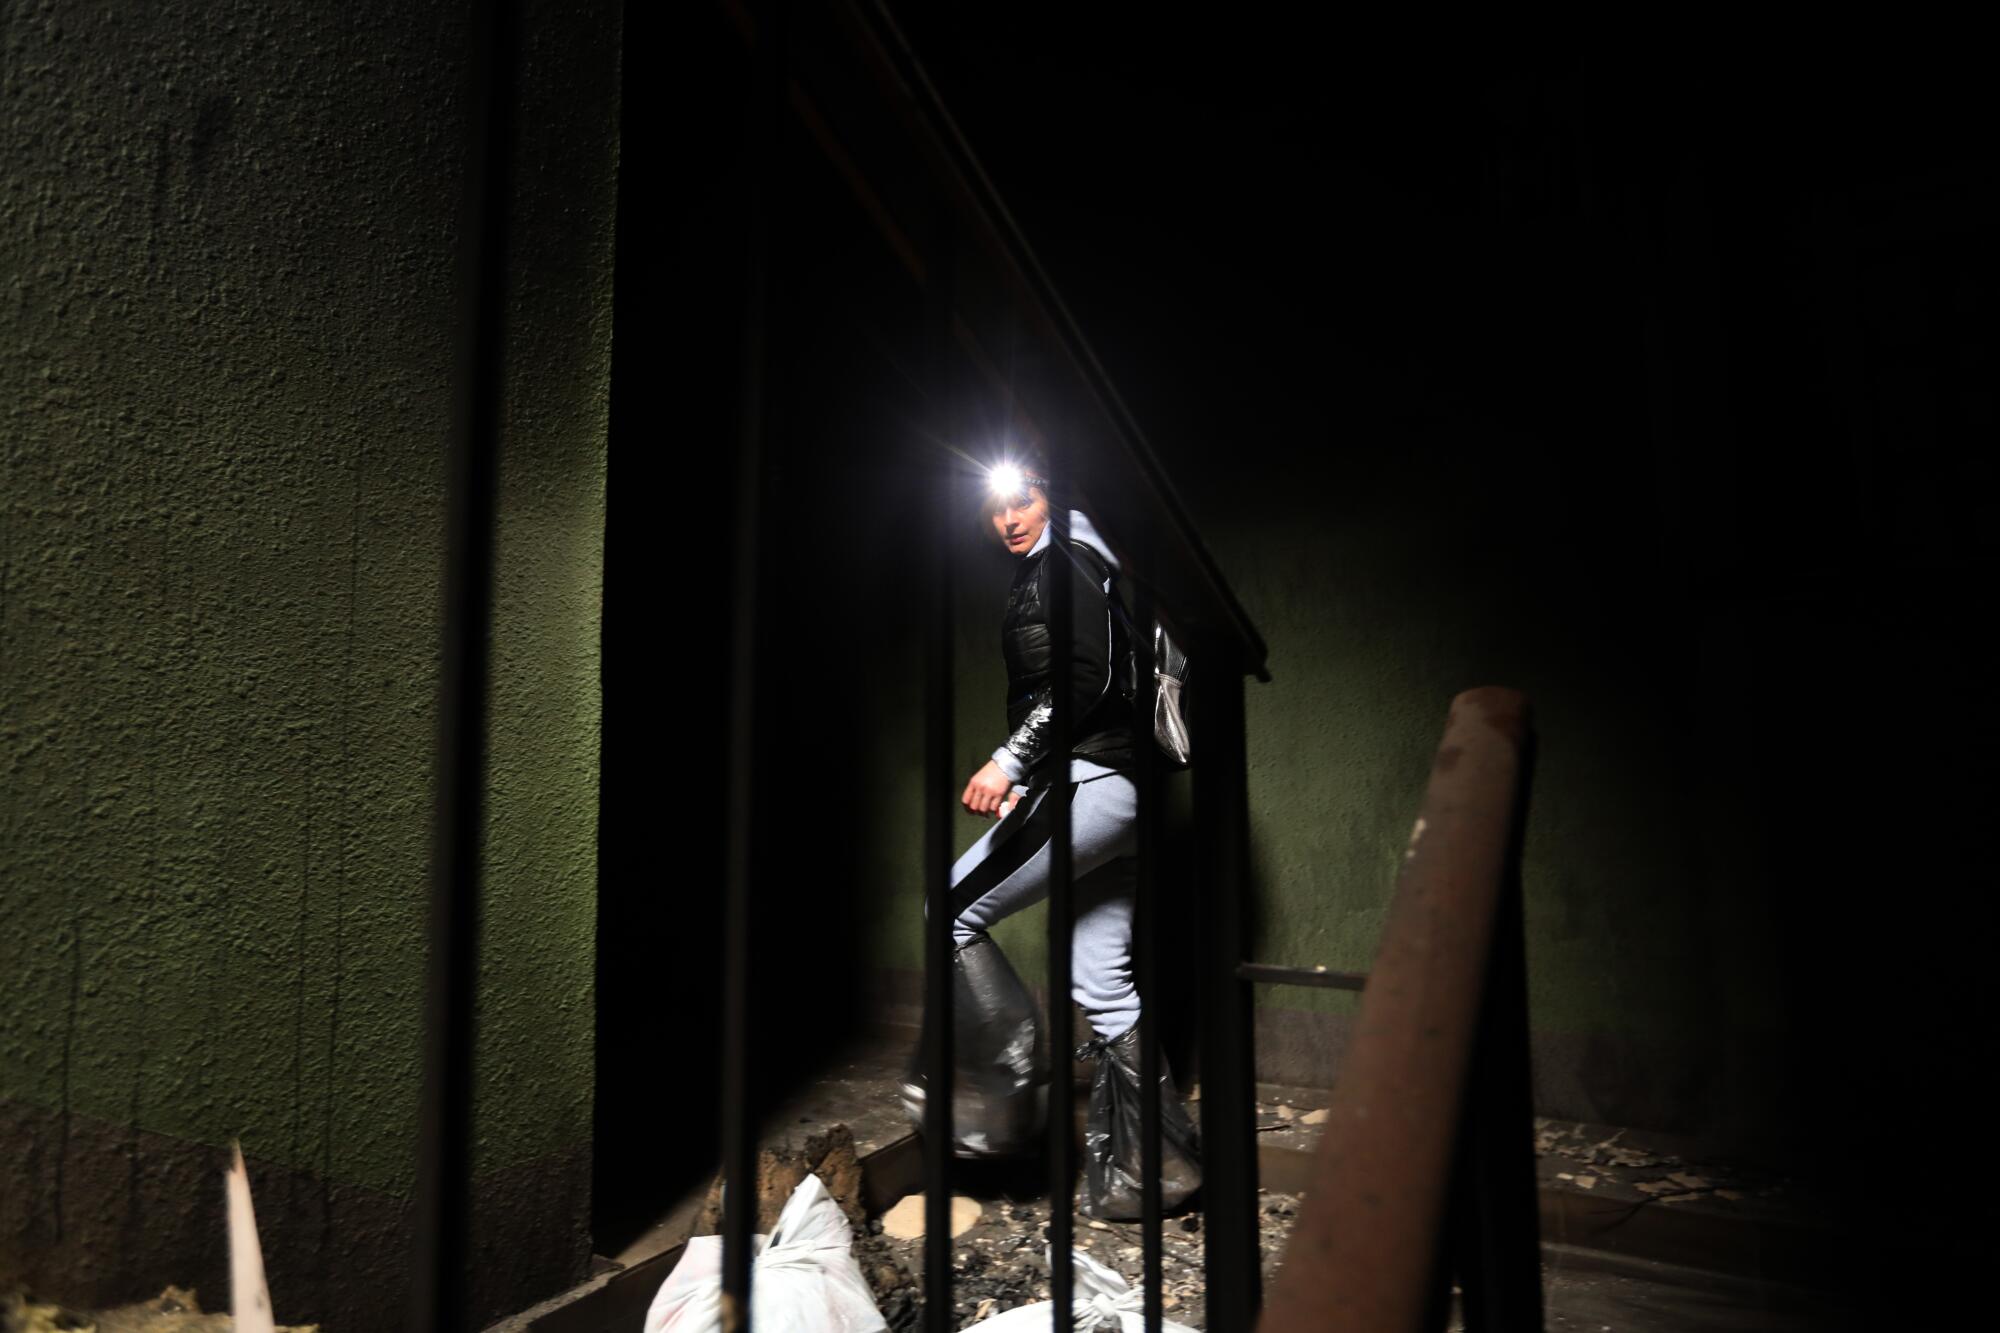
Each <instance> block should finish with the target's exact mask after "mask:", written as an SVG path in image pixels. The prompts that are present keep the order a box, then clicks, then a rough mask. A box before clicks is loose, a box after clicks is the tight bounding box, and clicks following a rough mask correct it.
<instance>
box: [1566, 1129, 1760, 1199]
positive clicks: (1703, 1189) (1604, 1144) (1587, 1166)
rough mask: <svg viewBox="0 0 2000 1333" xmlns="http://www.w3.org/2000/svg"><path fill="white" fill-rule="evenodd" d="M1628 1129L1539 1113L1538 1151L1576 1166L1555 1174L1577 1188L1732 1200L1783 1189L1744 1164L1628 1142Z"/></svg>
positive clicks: (1655, 1195) (1684, 1197)
mask: <svg viewBox="0 0 2000 1333" xmlns="http://www.w3.org/2000/svg"><path fill="white" fill-rule="evenodd" d="M1626 1133H1627V1131H1625V1130H1622V1129H1620V1130H1615V1131H1613V1132H1611V1133H1610V1134H1608V1135H1605V1134H1604V1133H1603V1131H1602V1130H1601V1129H1600V1128H1598V1127H1596V1126H1592V1125H1585V1124H1579V1123H1577V1122H1576V1121H1571V1120H1551V1119H1548V1118H1546V1117H1540V1116H1538V1117H1536V1119H1535V1156H1537V1157H1543V1158H1548V1157H1557V1158H1562V1159H1564V1160H1565V1161H1566V1162H1569V1163H1573V1164H1574V1168H1575V1169H1569V1170H1558V1171H1555V1172H1553V1173H1552V1174H1553V1175H1554V1178H1555V1179H1557V1180H1559V1181H1562V1182H1563V1183H1564V1184H1566V1185H1570V1186H1573V1187H1575V1188H1576V1189H1580V1190H1594V1189H1596V1188H1597V1187H1598V1186H1600V1185H1622V1186H1625V1187H1627V1188H1629V1189H1633V1190H1637V1191H1638V1192H1639V1193H1640V1194H1642V1195H1644V1196H1646V1197H1647V1198H1649V1199H1654V1200H1657V1201H1659V1202H1660V1203H1686V1202H1689V1201H1692V1200H1695V1199H1723V1200H1727V1201H1729V1202H1732V1203H1733V1202H1737V1201H1739V1200H1742V1199H1744V1198H1747V1197H1750V1196H1753V1195H1754V1196H1757V1197H1768V1196H1770V1195H1773V1194H1776V1193H1778V1192H1779V1190H1780V1189H1781V1188H1782V1182H1780V1181H1778V1180H1775V1179H1764V1178H1760V1177H1756V1176H1753V1175H1752V1174H1751V1173H1749V1172H1746V1171H1744V1170H1742V1169H1740V1168H1736V1167H1730V1166H1724V1165H1721V1164H1718V1163H1714V1162H1699V1163H1697V1162H1690V1161H1688V1160H1687V1159H1685V1158H1683V1157H1681V1156H1679V1155H1677V1154H1674V1153H1670V1152H1665V1151H1661V1150H1658V1149H1655V1148H1649V1147H1646V1146H1644V1145H1643V1144H1638V1143H1631V1142H1627V1141H1625V1136H1626ZM1600 1136H1601V1137H1600Z"/></svg>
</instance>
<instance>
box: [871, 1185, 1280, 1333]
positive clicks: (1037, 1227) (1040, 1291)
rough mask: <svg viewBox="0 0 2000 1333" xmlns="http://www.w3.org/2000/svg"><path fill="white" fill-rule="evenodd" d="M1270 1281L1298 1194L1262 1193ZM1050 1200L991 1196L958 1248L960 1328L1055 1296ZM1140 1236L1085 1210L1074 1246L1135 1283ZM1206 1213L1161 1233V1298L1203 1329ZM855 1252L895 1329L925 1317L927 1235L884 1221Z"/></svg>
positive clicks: (1169, 1309) (1173, 1312)
mask: <svg viewBox="0 0 2000 1333" xmlns="http://www.w3.org/2000/svg"><path fill="white" fill-rule="evenodd" d="M1258 1207H1259V1214H1260V1217H1261V1220H1262V1222H1263V1228H1262V1242H1263V1256H1264V1280H1265V1282H1266V1283H1268V1282H1269V1281H1270V1280H1271V1277H1272V1275H1273V1274H1274V1273H1276V1272H1277V1268H1278V1263H1279V1261H1280V1260H1281V1259H1282V1258H1283V1256H1284V1250H1285V1243H1286V1241H1287V1240H1288V1239H1289V1238H1290V1236H1291V1230H1292V1224H1293V1223H1294V1222H1295V1221H1296V1220H1297V1217H1298V1207H1299V1200H1298V1198H1297V1196H1294V1195H1289V1194H1278V1193H1273V1192H1271V1191H1259V1193H1258ZM1048 1229H1049V1204H1048V1200H1047V1199H1032V1198H1030V1199H1012V1200H1009V1199H999V1200H989V1201H987V1202H986V1204H985V1206H984V1208H983V1210H982V1212H981V1214H980V1217H979V1218H978V1220H977V1221H976V1222H974V1223H973V1224H972V1226H971V1227H970V1228H968V1229H967V1230H966V1231H965V1232H964V1234H962V1235H961V1236H959V1237H958V1239H957V1240H955V1241H954V1242H953V1245H952V1286H951V1295H952V1304H953V1307H954V1309H955V1314H956V1318H955V1320H954V1322H955V1323H956V1325H957V1326H958V1327H960V1328H965V1327H970V1326H973V1325H976V1324H978V1323H980V1322H982V1321H984V1320H986V1319H989V1318H991V1317H992V1316H993V1315H996V1314H999V1313H1001V1312H1002V1311H1005V1310H1011V1309H1013V1308H1015V1307H1016V1306H1020V1305H1029V1304H1032V1303H1034V1302H1036V1301H1046V1300H1048V1299H1049V1265H1048V1258H1047V1255H1046V1253H1045V1251H1046V1250H1047V1247H1048V1243H1049V1242H1048ZM1141 1241H1142V1234H1141V1230H1140V1227H1139V1224H1138V1223H1137V1222H1100V1221H1097V1220H1095V1219H1092V1218H1085V1217H1081V1216H1079V1217H1078V1218H1077V1219H1076V1229H1075V1245H1076V1248H1077V1249H1078V1250H1080V1251H1082V1252H1083V1253H1085V1254H1088V1255H1090V1256H1091V1257H1092V1258H1093V1259H1095V1260H1096V1261H1097V1262H1098V1263H1100V1264H1103V1265H1104V1266H1105V1267H1107V1268H1110V1269H1112V1270H1114V1271H1116V1272H1117V1273H1118V1274H1119V1275H1120V1276H1121V1277H1123V1278H1124V1279H1125V1280H1126V1281H1127V1282H1129V1283H1130V1284H1131V1285H1132V1286H1133V1287H1135V1288H1136V1287H1138V1286H1139V1285H1140V1281H1141V1278H1142V1276H1143V1274H1144V1266H1143V1252H1142V1250H1141ZM1201 1241H1202V1215H1201V1213H1200V1211H1199V1210H1198V1209H1197V1210H1190V1211H1186V1212H1183V1213H1181V1214H1180V1215H1179V1216H1175V1217H1169V1218H1167V1219H1166V1225H1165V1227H1164V1229H1163V1231H1162V1255H1161V1278H1162V1281H1161V1295H1162V1301H1161V1305H1162V1308H1163V1309H1164V1311H1165V1313H1166V1314H1167V1316H1168V1317H1169V1318H1171V1319H1173V1320H1174V1321H1176V1322H1178V1323H1182V1324H1187V1325H1189V1326H1191V1327H1194V1328H1201V1327H1202V1326H1203V1318H1204V1314H1205V1301H1204V1300H1203V1285H1202V1246H1201ZM854 1257H855V1259H856V1261H857V1262H859V1263H860V1265H861V1272H862V1275H863V1276H864V1277H866V1278H867V1279H868V1285H869V1289H870V1290H871V1291H872V1292H873V1294H874V1297H875V1304H876V1306H877V1307H878V1308H879V1309H880V1310H881V1311H882V1317H883V1318H884V1319H886V1320H887V1321H888V1323H889V1327H890V1328H891V1329H893V1330H896V1333H903V1330H907V1329H914V1328H917V1327H919V1326H920V1325H921V1324H922V1322H923V1309H924V1304H923V1297H924V1282H923V1266H924V1242H923V1239H922V1237H921V1236H913V1237H909V1238H898V1237H895V1236H891V1235H889V1234H887V1233H886V1232H885V1231H884V1230H883V1228H882V1225H881V1222H880V1220H879V1219H878V1220H876V1221H872V1222H870V1223H869V1224H868V1227H867V1230H866V1232H865V1233H864V1234H861V1235H857V1236H856V1237H855V1239H854Z"/></svg>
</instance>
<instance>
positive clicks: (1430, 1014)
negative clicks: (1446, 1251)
mask: <svg viewBox="0 0 2000 1333" xmlns="http://www.w3.org/2000/svg"><path fill="white" fill-rule="evenodd" d="M1527 726H1528V704H1527V699H1526V697H1525V696H1523V695H1522V694H1520V693H1519V692H1517V691H1514V690H1507V689H1499V688H1495V687H1487V688H1483V689H1476V690H1468V691H1466V692H1465V693H1463V694H1461V695H1459V696H1458V697H1457V698H1455V699H1453V700H1452V702H1451V715H1450V717H1449V719H1448V720H1447V721H1446V723H1445V730H1444V740H1443V742H1442V743H1441V744H1440V745H1439V746H1438V751H1437V757H1436V758H1435V760H1433V762H1432V764H1431V776H1430V784H1429V786H1428V788H1427V789H1426V790H1425V792H1424V802H1423V808H1422V812H1421V813H1420V815H1419V816H1418V818H1417V823H1416V828H1415V831H1414V832H1412V834H1411V835H1410V846H1409V850H1408V851H1407V852H1405V853H1404V857H1403V868H1402V873H1401V874H1400V875H1399V876H1398V878H1397V884H1396V895H1395V898H1394V900H1393V902H1392V903H1391V904H1390V908H1389V917H1388V920H1387V922H1386V923H1385V924H1384V926H1383V930H1382V942H1381V945H1380V947H1379V950H1378V952H1377V954H1376V958H1375V966H1374V967H1373V968H1372V969H1371V970H1370V972H1369V973H1368V988H1367V990H1366V991H1365V992H1363V996H1362V1001H1361V1013H1360V1017H1359V1019H1358V1021H1357V1022H1356V1025H1355V1032H1354V1039H1353V1042H1352V1044H1351V1045H1350V1046H1349V1049H1348V1054H1347V1060H1346V1064H1345V1067H1344V1068H1343V1069H1342V1070H1341V1073H1340V1078H1339V1081H1338V1083H1337V1084H1336V1085H1335V1087H1334V1090H1333V1104H1332V1105H1331V1106H1330V1107H1329V1108H1328V1112H1327V1121H1326V1129H1325V1137H1324V1138H1322V1139H1321V1141H1320V1152H1319V1159H1318V1161H1317V1162H1316V1163H1315V1164H1314V1166H1313V1172H1312V1177H1311V1184H1310V1186H1309V1188H1308V1190H1307V1193H1306V1203H1305V1206H1304V1207H1303V1208H1302V1209H1301V1211H1300V1215H1299V1222H1298V1226H1297V1228H1296V1229H1295V1230H1294V1231H1293V1233H1292V1239H1291V1244H1290V1247H1289V1248H1288V1249H1287V1251H1286V1254H1285V1262H1284V1266H1283V1268H1281V1269H1280V1270H1279V1273H1278V1276H1277V1280H1276V1282H1275V1283H1274V1284H1273V1288H1272V1292H1271V1298H1270V1301H1269V1302H1268V1304H1267V1305H1266V1307H1265V1311H1264V1317H1263V1319H1262V1321H1261V1322H1260V1324H1259V1327H1260V1328H1263V1329H1271V1330H1277V1329H1305V1328H1313V1329H1367V1330H1370V1331H1371V1333H1374V1331H1375V1330H1382V1331H1383V1333H1397V1331H1399V1330H1417V1329H1419V1328H1421V1327H1423V1326H1424V1322H1425V1320H1426V1318H1427V1316H1428V1315H1429V1314H1431V1313H1432V1312H1433V1311H1434V1308H1435V1307H1434V1306H1433V1304H1432V1302H1433V1300H1434V1297H1435V1295H1436V1292H1435V1286H1436V1283H1437V1279H1438V1274H1439V1273H1440V1271H1441V1268H1440V1264H1439V1257H1440V1256H1439V1245H1440V1243H1441V1242H1440V1236H1441V1234H1442V1232H1443V1225H1444V1221H1445V1214H1446V1207H1447V1200H1448V1195H1449V1187H1450V1184H1451V1171H1452V1165H1453V1161H1454V1158H1455V1156H1456V1149H1457V1146H1458V1142H1459V1129H1460V1118H1461V1111H1462V1108H1463V1106H1464V1103H1465V1091H1466V1086H1467V1080H1468V1075H1469V1071H1470V1068H1471V1065H1472V1055H1473V1046H1474V1039H1475V1037H1476V1035H1477V1033H1478V1031H1479V1020H1480V1002H1481V997H1482V996H1483V995H1484V994H1485V993H1486V981H1487V971H1488V965H1489V961H1490V959H1491V957H1492V954H1493V947H1494V921H1495V917H1496V914H1497V909H1498V905H1499V902H1500V897H1501V890H1502V886H1503V884H1504V883H1505V881H1506V874H1507V869H1508V861H1509V857H1510V855H1511V854H1512V852H1513V849H1514V847H1515V846H1516V844H1515V841H1514V829H1515V821H1516V819H1517V817H1518V811H1519V801H1518V797H1519V791H1520V783H1521V780H1522V754H1523V746H1524V743H1525V740H1526V737H1527ZM1518 946H1519V941H1518V940H1515V941H1514V947H1518ZM1523 1132H1524V1133H1525V1132H1527V1127H1526V1126H1525V1125H1524V1126H1523Z"/></svg>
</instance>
